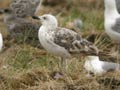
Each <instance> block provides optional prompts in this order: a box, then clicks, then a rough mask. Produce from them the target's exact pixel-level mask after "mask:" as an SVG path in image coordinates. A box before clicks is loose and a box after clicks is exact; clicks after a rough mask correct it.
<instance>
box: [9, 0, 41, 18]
mask: <svg viewBox="0 0 120 90" xmlns="http://www.w3.org/2000/svg"><path fill="white" fill-rule="evenodd" d="M41 1H42V0H13V1H12V2H11V4H10V9H11V10H13V14H14V16H16V17H21V18H24V17H27V16H33V15H34V14H35V13H37V12H38V10H39V9H40V5H41Z"/></svg>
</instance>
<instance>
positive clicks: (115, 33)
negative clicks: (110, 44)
mask: <svg viewBox="0 0 120 90" xmlns="http://www.w3.org/2000/svg"><path fill="white" fill-rule="evenodd" d="M104 2H105V12H104V18H105V22H104V26H105V31H106V33H107V34H108V35H109V36H110V37H111V39H113V40H114V41H115V42H117V43H120V14H119V13H118V11H117V8H116V2H115V0H104Z"/></svg>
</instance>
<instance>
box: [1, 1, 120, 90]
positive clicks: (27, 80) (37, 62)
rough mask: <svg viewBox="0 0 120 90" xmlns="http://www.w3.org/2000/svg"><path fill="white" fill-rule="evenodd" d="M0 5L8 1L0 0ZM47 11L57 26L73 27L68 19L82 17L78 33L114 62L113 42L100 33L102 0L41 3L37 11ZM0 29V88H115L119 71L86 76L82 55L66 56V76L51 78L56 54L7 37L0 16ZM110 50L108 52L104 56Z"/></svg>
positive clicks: (102, 29)
mask: <svg viewBox="0 0 120 90" xmlns="http://www.w3.org/2000/svg"><path fill="white" fill-rule="evenodd" d="M0 2H1V3H0V7H1V8H4V7H7V6H8V5H9V2H10V1H9V2H8V1H7V0H1V1H0ZM45 13H51V14H53V15H55V16H56V17H57V19H58V20H59V26H62V27H66V28H70V29H73V30H74V26H72V22H73V21H74V19H77V18H80V19H81V20H82V21H83V27H82V30H81V34H82V36H83V37H84V38H86V39H88V40H90V41H92V42H93V43H94V44H95V45H96V46H97V47H98V48H99V50H100V51H101V52H104V53H103V54H101V55H100V58H101V59H102V60H105V61H111V62H117V59H116V58H115V57H113V56H112V55H113V53H115V51H114V47H115V45H114V43H112V41H111V40H110V38H109V37H108V36H107V35H106V34H105V33H104V3H103V1H101V0H99V1H97V0H66V2H65V3H60V2H59V4H57V5H54V6H51V5H43V6H42V7H41V10H40V11H39V13H38V14H37V15H42V14H45ZM0 31H1V33H2V34H3V36H4V45H5V46H4V49H3V51H2V52H1V53H0V90H119V89H120V78H119V76H120V72H119V71H116V72H108V73H107V74H105V75H103V76H94V77H91V78H89V77H87V76H86V72H85V70H84V68H83V63H84V57H83V56H81V58H79V59H76V58H73V59H71V60H69V68H68V72H67V76H64V77H61V78H59V79H58V80H55V79H54V78H53V77H54V74H55V73H56V72H57V71H59V68H58V57H55V56H53V55H51V54H49V53H47V52H46V51H45V50H44V49H40V48H37V47H33V46H31V45H28V44H26V43H22V44H18V43H15V42H13V40H12V39H9V36H8V33H7V28H6V26H5V24H4V23H3V16H2V15H1V16H0ZM108 54H110V55H111V56H108Z"/></svg>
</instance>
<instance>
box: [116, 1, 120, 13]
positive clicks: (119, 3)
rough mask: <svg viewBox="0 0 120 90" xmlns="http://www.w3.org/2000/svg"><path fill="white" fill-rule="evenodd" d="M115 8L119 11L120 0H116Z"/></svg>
mask: <svg viewBox="0 0 120 90" xmlns="http://www.w3.org/2000/svg"><path fill="white" fill-rule="evenodd" d="M116 5H117V10H118V12H119V13H120V0H116Z"/></svg>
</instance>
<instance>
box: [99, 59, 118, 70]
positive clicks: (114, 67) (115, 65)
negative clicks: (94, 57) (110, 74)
mask: <svg viewBox="0 0 120 90" xmlns="http://www.w3.org/2000/svg"><path fill="white" fill-rule="evenodd" d="M101 63H102V68H103V69H104V70H106V71H110V70H118V69H120V64H118V63H112V62H105V61H101Z"/></svg>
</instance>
